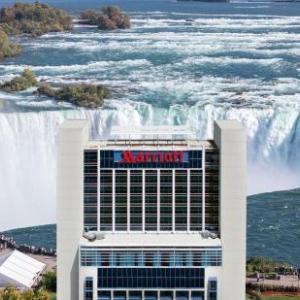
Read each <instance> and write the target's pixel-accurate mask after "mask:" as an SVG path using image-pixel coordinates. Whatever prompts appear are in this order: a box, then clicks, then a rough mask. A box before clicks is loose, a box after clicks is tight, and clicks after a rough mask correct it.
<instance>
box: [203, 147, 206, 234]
mask: <svg viewBox="0 0 300 300" xmlns="http://www.w3.org/2000/svg"><path fill="white" fill-rule="evenodd" d="M205 193H206V191H205V146H202V231H205V226H206V222H205V216H206V214H205Z"/></svg>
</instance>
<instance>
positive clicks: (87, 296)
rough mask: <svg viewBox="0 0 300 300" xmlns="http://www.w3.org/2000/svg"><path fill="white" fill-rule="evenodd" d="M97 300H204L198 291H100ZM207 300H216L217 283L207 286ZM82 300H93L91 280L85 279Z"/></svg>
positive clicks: (202, 292) (89, 278) (212, 282)
mask: <svg viewBox="0 0 300 300" xmlns="http://www.w3.org/2000/svg"><path fill="white" fill-rule="evenodd" d="M97 299H98V300H204V299H205V298H204V291H202V290H200V291H197V290H184V291H180V290H176V289H172V290H169V291H168V290H151V291H147V290H146V291H141V290H127V291H122V290H102V291H98V297H97ZM207 299H208V300H217V281H216V280H211V281H209V285H208V297H207ZM84 300H93V278H92V277H87V278H86V280H85V286H84Z"/></svg>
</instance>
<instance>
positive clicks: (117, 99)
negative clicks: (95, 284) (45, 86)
mask: <svg viewBox="0 0 300 300" xmlns="http://www.w3.org/2000/svg"><path fill="white" fill-rule="evenodd" d="M4 2H5V4H10V3H12V1H10V0H5V1H4ZM48 2H49V3H50V4H53V5H56V6H61V7H62V8H65V9H68V10H69V11H70V13H71V14H72V15H73V16H74V18H76V17H77V15H78V12H79V11H80V10H82V9H86V8H98V6H99V3H97V1H95V0H89V1H82V2H81V3H80V4H79V3H78V2H79V1H75V0H70V1H64V3H60V2H61V1H55V0H52V1H48ZM109 3H110V1H108V0H106V1H105V4H109ZM114 3H116V4H119V5H120V6H121V7H122V8H123V9H124V10H125V11H127V12H128V13H129V14H130V15H131V17H132V23H133V24H132V25H133V26H132V28H131V29H128V30H124V31H109V32H101V31H98V30H97V29H96V28H93V27H84V26H78V25H75V28H74V30H73V31H72V32H65V33H51V34H46V35H43V36H41V37H39V38H37V39H32V38H29V37H20V38H16V39H17V40H18V41H19V42H20V43H21V44H22V45H23V53H22V55H20V56H19V57H16V58H13V59H9V60H6V61H4V62H1V64H0V82H1V83H2V82H4V81H6V80H9V79H11V78H13V77H14V76H16V75H18V74H20V73H21V72H22V71H23V70H24V68H26V67H27V68H30V69H32V70H33V71H34V72H35V73H36V75H37V76H38V79H39V80H40V81H46V82H49V83H55V84H57V83H60V84H61V83H72V82H88V83H101V84H105V85H107V86H108V87H109V88H110V90H111V94H110V96H109V98H108V99H107V100H106V102H105V104H104V106H103V107H102V108H99V109H96V110H87V109H82V108H76V107H72V106H70V105H69V104H67V103H57V102H55V101H53V100H52V99H50V98H46V97H38V96H36V95H35V94H34V93H33V92H34V89H30V90H27V91H25V92H21V93H16V94H7V93H3V92H1V93H0V141H1V144H0V191H1V192H0V203H1V210H0V218H1V224H2V226H3V227H2V228H0V230H4V229H9V228H12V227H24V226H30V225H40V224H47V223H54V222H55V180H56V177H55V174H56V170H55V168H56V135H57V130H58V128H59V125H60V124H61V123H62V122H63V120H65V119H67V118H87V119H89V121H90V125H91V129H90V135H91V138H96V139H97V138H102V137H104V138H108V137H109V136H110V131H111V128H112V126H114V125H119V126H125V127H132V128H134V127H135V126H147V125H187V126H188V127H190V128H191V130H192V131H193V132H194V134H195V136H197V138H200V139H207V138H211V137H212V133H213V132H212V129H213V121H214V120H218V119H236V120H239V121H240V122H242V123H243V125H244V126H245V127H246V129H247V133H248V175H249V176H248V193H249V194H255V193H260V192H267V191H275V190H281V189H288V188H294V187H299V186H300V180H299V178H300V151H299V148H300V77H299V72H300V59H299V55H300V17H299V15H300V7H299V4H296V3H273V4H272V3H257V4H255V3H231V4H228V3H226V4H225V3H218V4H215V3H197V2H176V1H170V0H156V1H136V0H122V1H121V0H119V1H114ZM3 5H4V4H3ZM79 5H80V7H79ZM0 6H1V5H0ZM12 216H13V217H12ZM16 220H17V222H16Z"/></svg>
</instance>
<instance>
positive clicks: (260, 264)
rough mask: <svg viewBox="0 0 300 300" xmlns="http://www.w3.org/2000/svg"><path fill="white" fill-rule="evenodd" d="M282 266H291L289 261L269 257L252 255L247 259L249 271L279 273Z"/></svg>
mask: <svg viewBox="0 0 300 300" xmlns="http://www.w3.org/2000/svg"><path fill="white" fill-rule="evenodd" d="M281 268H283V269H284V268H287V269H289V268H290V265H289V264H287V263H280V262H275V261H273V260H272V259H270V258H267V257H251V258H250V259H248V261H247V272H249V273H251V272H256V271H258V272H263V273H277V272H278V270H279V269H281Z"/></svg>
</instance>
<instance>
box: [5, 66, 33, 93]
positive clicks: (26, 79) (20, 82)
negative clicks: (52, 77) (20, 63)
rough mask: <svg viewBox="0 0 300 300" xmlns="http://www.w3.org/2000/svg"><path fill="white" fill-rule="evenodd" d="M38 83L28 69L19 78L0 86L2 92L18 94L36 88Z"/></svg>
mask: <svg viewBox="0 0 300 300" xmlns="http://www.w3.org/2000/svg"><path fill="white" fill-rule="evenodd" d="M37 83H38V81H37V79H36V77H35V74H34V73H33V72H32V71H31V70H30V69H25V70H24V71H23V73H22V74H21V75H20V76H17V77H15V78H13V79H12V80H10V81H7V82H4V83H3V84H2V85H0V90H2V91H4V92H9V93H10V92H20V91H24V90H27V89H29V88H31V87H34V86H36V85H37Z"/></svg>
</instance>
